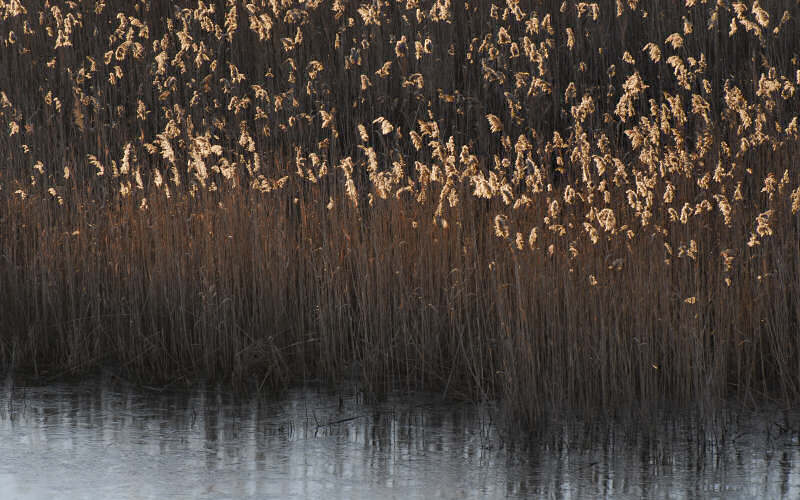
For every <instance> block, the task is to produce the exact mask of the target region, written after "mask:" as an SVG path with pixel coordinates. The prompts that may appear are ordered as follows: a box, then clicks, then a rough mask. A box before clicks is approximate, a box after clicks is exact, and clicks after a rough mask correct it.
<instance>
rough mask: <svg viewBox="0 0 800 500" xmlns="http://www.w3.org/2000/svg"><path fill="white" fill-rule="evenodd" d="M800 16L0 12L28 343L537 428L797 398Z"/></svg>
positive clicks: (294, 9) (171, 9)
mask: <svg viewBox="0 0 800 500" xmlns="http://www.w3.org/2000/svg"><path fill="white" fill-rule="evenodd" d="M667 4H668V5H667ZM601 8H602V10H601ZM798 22H800V5H798V3H797V1H795V0H775V1H770V2H764V3H763V4H760V3H759V2H757V1H756V2H748V3H746V4H745V3H729V2H726V1H720V2H706V1H695V0H687V1H686V2H685V3H681V2H657V1H655V0H641V1H638V0H626V1H621V0H618V1H617V2H616V5H614V4H613V3H611V2H605V3H602V4H601V3H597V4H595V3H585V2H573V1H566V2H563V3H562V2H552V1H539V2H515V1H512V0H508V1H507V2H497V4H496V5H491V4H490V3H489V2H469V3H467V2H461V1H453V2H449V1H445V0H437V1H431V0H419V1H417V0H407V1H389V0H375V1H370V2H362V3H360V4H359V3H356V2H342V1H338V0H337V1H333V2H329V1H320V0H316V1H312V0H307V1H304V2H301V1H289V0H284V1H276V0H273V1H270V2H266V1H263V0H262V1H253V2H252V3H245V2H238V1H235V0H228V1H227V2H211V4H210V5H206V4H205V3H203V2H197V3H192V2H171V3H167V2H149V1H143V0H139V1H136V2H120V3H119V5H115V6H111V5H107V4H105V3H104V2H102V1H98V2H95V1H76V2H41V1H30V2H24V5H23V3H20V2H17V1H15V0H12V1H10V0H0V38H2V41H0V60H2V61H3V63H2V65H3V68H4V70H3V71H2V72H0V124H1V125H2V133H0V151H1V152H2V156H3V158H4V164H3V166H2V168H0V332H2V333H0V360H2V363H3V364H4V365H7V366H8V365H13V366H27V367H37V368H38V367H39V366H40V365H49V366H56V367H58V369H70V370H76V371H80V370H87V369H91V368H92V367H93V366H95V365H97V364H98V363H106V362H109V361H114V362H116V363H118V364H120V366H122V367H124V368H125V369H126V370H127V371H128V372H129V373H130V374H133V375H138V376H140V377H143V378H150V379H175V378H176V377H186V378H191V377H194V376H200V375H208V376H211V377H215V378H220V379H224V380H228V381H232V382H236V383H238V382H251V383H253V384H254V385H257V386H259V387H264V386H269V387H273V388H277V387H282V386H286V385H287V384H290V383H292V381H293V380H296V379H297V378H298V377H301V376H321V377H327V378H336V377H337V376H339V375H340V374H341V373H343V372H344V371H345V368H346V366H347V365H348V364H349V362H350V361H351V360H355V359H358V360H362V361H363V367H364V372H365V377H366V379H367V380H368V381H369V383H370V385H371V388H372V389H374V390H381V389H385V388H387V387H389V386H397V385H399V386H401V387H405V388H421V387H425V388H436V389H440V390H445V391H447V392H448V393H449V394H451V395H463V396H467V397H501V398H502V399H503V400H504V401H506V403H507V406H508V408H509V410H510V411H511V412H512V413H513V414H514V415H517V416H520V417H522V418H523V419H525V420H526V421H527V422H528V423H531V422H533V421H535V419H536V418H538V417H540V416H542V415H544V414H548V413H551V412H553V411H559V410H561V409H564V408H567V407H571V408H602V409H612V408H616V407H619V406H621V405H642V404H643V405H645V406H647V405H650V404H659V403H661V402H663V401H665V400H670V401H678V402H683V403H689V402H696V401H700V402H702V403H703V404H709V405H711V406H712V407H713V405H714V404H716V403H718V402H720V401H722V400H724V399H726V398H729V397H736V398H738V399H740V400H742V401H747V402H753V401H758V400H761V399H763V398H779V399H780V400H782V401H785V402H792V401H797V398H798V396H799V395H800V338H799V337H798V335H797V332H798V317H799V316H798V315H799V314H800V302H798V300H797V299H796V297H800V260H798V259H799V258H800V252H798V241H800V234H798V229H800V225H799V224H798V222H800V220H799V219H798V215H797V211H798V209H800V173H799V171H798V169H797V167H796V162H797V158H798V151H799V150H800V148H799V147H798V146H799V145H800V141H798V139H799V137H798V109H800V95H798V90H799V89H798V86H800V39H798V37H797V36H795V34H796V33H797V32H798V31H800V26H798V24H797V23H798Z"/></svg>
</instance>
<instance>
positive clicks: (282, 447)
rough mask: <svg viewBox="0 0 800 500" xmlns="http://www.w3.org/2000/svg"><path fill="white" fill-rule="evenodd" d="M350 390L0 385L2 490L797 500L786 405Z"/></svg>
mask: <svg viewBox="0 0 800 500" xmlns="http://www.w3.org/2000/svg"><path fill="white" fill-rule="evenodd" d="M495 417H496V412H495V410H493V409H492V407H491V406H475V405H469V404H461V403H458V404H456V403H448V402H443V401H441V400H440V399H439V398H438V397H436V396H431V395H413V396H410V397H409V396H407V395H406V396H396V397H389V398H388V399H387V400H385V401H383V402H380V403H374V404H365V403H364V402H363V397H362V396H360V395H359V393H358V391H357V390H354V389H352V388H351V389H350V390H345V391H342V392H332V391H330V390H326V389H321V388H305V389H297V390H293V391H291V392H289V393H288V394H285V395H284V396H283V397H282V398H281V399H268V398H266V397H263V396H262V397H250V398H246V399H237V398H235V397H233V396H231V395H229V394H228V393H226V392H225V391H223V390H219V389H208V388H206V389H202V390H194V391H176V392H167V391H152V390H146V389H142V388H138V389H137V388H135V387H132V386H130V385H129V384H126V383H124V382H121V381H119V380H118V379H110V378H98V379H92V380H84V381H81V382H72V383H49V384H48V385H41V384H40V383H36V382H31V381H25V380H23V379H20V378H17V379H12V378H11V377H7V378H6V379H5V383H4V385H2V386H0V498H2V499H6V498H8V499H12V498H13V499H47V500H52V499H61V498H65V499H82V498H86V499H95V498H97V499H107V498H114V499H159V500H161V499H171V498H215V499H216V498H232V499H239V498H281V499H283V498H315V499H316V498H322V499H325V500H333V499H338V498H342V499H345V498H346V499H351V498H353V499H358V498H363V499H373V498H402V499H412V498H565V499H569V498H598V497H600V498H603V497H606V498H610V497H613V498H800V475H799V474H798V472H799V471H798V460H800V455H799V454H798V451H800V449H799V448H798V427H800V422H799V421H798V417H797V414H796V413H787V412H779V411H773V412H767V413H764V412H762V413H759V414H757V415H754V414H752V413H746V412H743V411H742V412H736V413H728V414H726V416H724V417H723V418H721V419H719V421H718V422H716V424H715V425H713V426H711V425H706V426H701V425H699V424H698V423H697V421H696V420H695V419H693V418H691V416H683V417H680V418H676V417H670V418H664V419H658V420H657V421H655V422H651V423H649V424H648V425H646V426H643V425H637V426H633V427H632V426H630V425H622V424H620V425H618V426H612V427H610V428H608V427H605V426H603V425H594V424H593V425H586V424H581V425H577V424H564V425H560V426H557V427H554V429H552V430H551V431H549V432H548V433H547V436H546V437H543V438H540V439H534V440H526V441H522V440H520V439H519V437H520V436H513V439H512V436H509V435H508V434H509V433H510V432H513V429H505V430H502V429H500V428H499V427H498V425H495V423H494V418H495Z"/></svg>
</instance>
